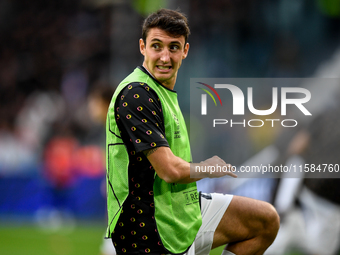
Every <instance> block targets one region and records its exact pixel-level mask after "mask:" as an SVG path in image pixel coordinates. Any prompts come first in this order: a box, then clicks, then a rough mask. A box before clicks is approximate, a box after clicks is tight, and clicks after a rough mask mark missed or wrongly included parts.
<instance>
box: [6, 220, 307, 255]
mask: <svg viewBox="0 0 340 255" xmlns="http://www.w3.org/2000/svg"><path fill="white" fill-rule="evenodd" d="M105 228H106V226H105V224H104V223H95V224H94V223H82V224H79V223H78V224H76V227H75V228H74V229H73V230H72V231H66V230H63V229H61V230H58V231H46V230H42V229H41V228H39V227H37V226H35V225H33V224H20V225H13V224H12V225H8V224H6V225H4V224H0V240H1V242H0V254H4V255H23V254H25V255H79V254H82V255H99V254H100V250H99V247H100V245H101V243H102V240H103V235H104V232H105ZM222 250H223V247H219V248H216V249H214V250H212V251H211V252H210V254H209V255H220V254H221V253H222ZM290 255H301V254H300V253H291V254H290Z"/></svg>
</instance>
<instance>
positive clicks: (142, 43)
mask: <svg viewBox="0 0 340 255" xmlns="http://www.w3.org/2000/svg"><path fill="white" fill-rule="evenodd" d="M139 51H140V53H142V55H143V56H144V55H145V44H144V40H143V39H142V38H140V39H139Z"/></svg>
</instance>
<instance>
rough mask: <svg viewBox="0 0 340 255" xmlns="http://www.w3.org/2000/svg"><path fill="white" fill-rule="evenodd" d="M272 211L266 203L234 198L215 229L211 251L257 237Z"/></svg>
mask: <svg viewBox="0 0 340 255" xmlns="http://www.w3.org/2000/svg"><path fill="white" fill-rule="evenodd" d="M272 211H273V213H274V212H275V210H274V209H273V207H272V206H271V205H270V204H269V203H267V202H264V201H259V200H255V199H252V198H247V197H240V196H234V197H233V200H232V201H231V202H230V205H229V207H228V210H226V211H225V213H224V215H223V217H222V218H221V221H220V222H219V224H218V226H217V228H216V231H215V233H214V241H213V245H212V249H213V248H216V247H219V246H221V245H225V244H228V243H236V242H240V241H242V240H248V239H251V238H253V237H255V236H257V235H258V234H259V232H260V231H263V229H264V225H265V224H266V222H268V213H270V212H272Z"/></svg>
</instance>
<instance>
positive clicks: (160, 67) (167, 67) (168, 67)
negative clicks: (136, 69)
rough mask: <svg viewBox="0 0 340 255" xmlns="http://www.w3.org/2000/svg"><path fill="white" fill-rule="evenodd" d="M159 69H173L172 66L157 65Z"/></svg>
mask: <svg viewBox="0 0 340 255" xmlns="http://www.w3.org/2000/svg"><path fill="white" fill-rule="evenodd" d="M156 67H157V68H158V69H161V70H164V71H167V70H170V69H171V66H156Z"/></svg>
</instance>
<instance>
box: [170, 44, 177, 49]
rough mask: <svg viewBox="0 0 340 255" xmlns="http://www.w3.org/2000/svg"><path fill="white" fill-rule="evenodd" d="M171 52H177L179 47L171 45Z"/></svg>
mask: <svg viewBox="0 0 340 255" xmlns="http://www.w3.org/2000/svg"><path fill="white" fill-rule="evenodd" d="M170 49H171V50H178V49H179V46H178V45H172V46H171V47H170Z"/></svg>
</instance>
